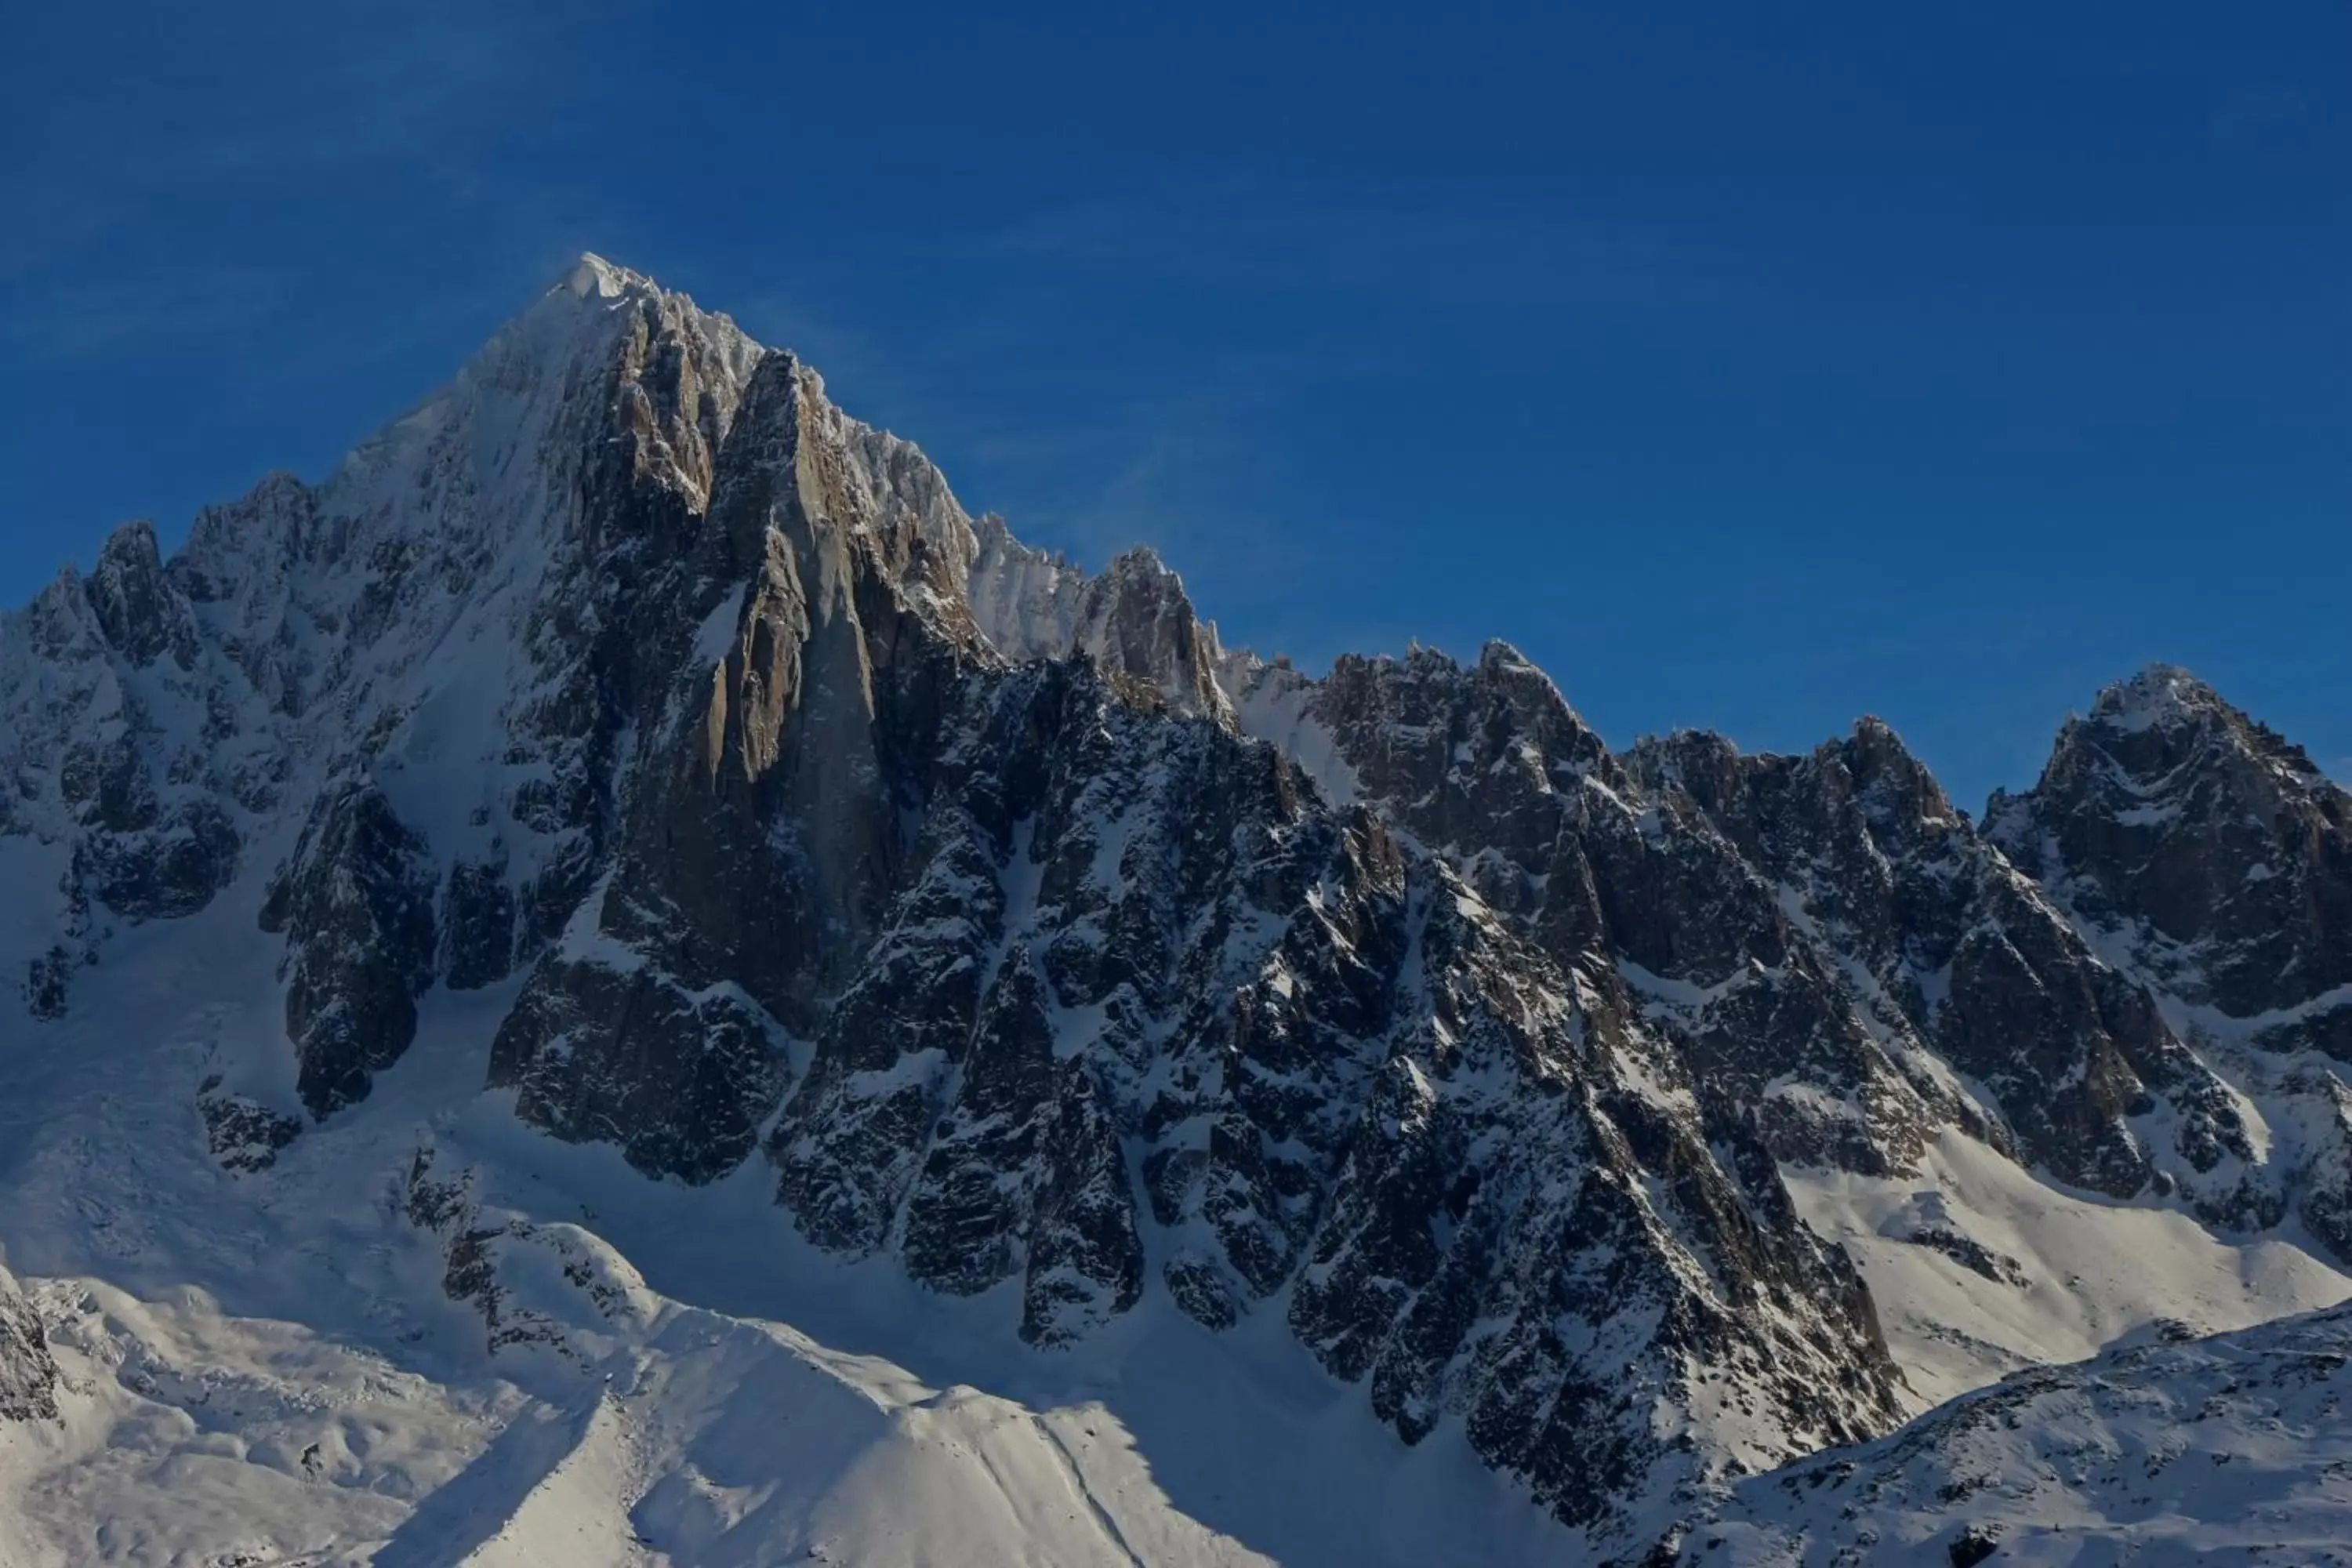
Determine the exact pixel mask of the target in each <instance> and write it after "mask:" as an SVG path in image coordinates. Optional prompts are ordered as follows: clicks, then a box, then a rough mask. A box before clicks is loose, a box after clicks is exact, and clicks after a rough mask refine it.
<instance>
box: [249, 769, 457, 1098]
mask: <svg viewBox="0 0 2352 1568" xmlns="http://www.w3.org/2000/svg"><path fill="white" fill-rule="evenodd" d="M424 862H425V845H424V843H423V841H422V840H421V839H419V838H418V837H416V835H415V834H414V833H412V832H411V831H410V830H409V829H408V828H407V827H406V826H404V825H403V824H402V823H401V821H400V819H399V818H398V817H396V816H394V815H393V812H392V807H391V805H390V804H389V803H387V802H386V801H385V799H384V797H383V793H382V791H380V790H379V789H377V788H376V787H375V786H374V785H373V784H364V783H362V784H347V785H344V786H342V787H341V788H339V789H337V790H336V791H335V792H334V793H332V794H330V795H322V796H320V800H319V804H318V807H317V809H316V810H315V811H314V812H313V813H312V816H311V818H310V825H309V826H306V827H305V828H304V829H303V830H302V837H301V840H300V842H299V844H297V845H296V847H295V850H294V859H293V862H292V863H291V864H290V865H289V866H288V867H287V868H286V869H285V870H284V871H283V872H281V873H280V874H279V876H278V881H277V883H276V884H275V885H274V886H273V887H272V888H271V889H270V893H269V901H268V904H267V905H266V906H264V908H263V910H262V912H261V929H262V930H264V931H270V932H282V933H284V935H285V936H286V939H287V949H286V961H285V964H284V967H283V970H282V973H283V974H284V976H285V979H286V1034H287V1037H288V1038H289V1039H291V1040H292V1041H293V1042H294V1056H295V1060H296V1061H297V1063H298V1064H299V1076H298V1079H297V1082H298V1086H299V1090H300V1093H301V1096H302V1103H303V1104H304V1105H305V1106H307V1107H308V1108H309V1109H310V1114H311V1115H313V1116H316V1117H320V1118H324V1117H326V1116H328V1115H330V1114H331V1113H332V1112H333V1111H335V1110H340V1109H341V1108H342V1107H343V1106H346V1105H349V1104H350V1103H352V1101H353V1100H362V1099H364V1098H366V1096H367V1092H368V1089H369V1087H370V1075H371V1074H373V1073H375V1072H378V1071H381V1070H382V1069H383V1068H388V1067H390V1066H391V1065H392V1064H393V1063H394V1062H395V1061H397V1060H399V1059H400V1056H401V1053H402V1052H404V1051H405V1050H407V1049H408V1047H409V1043H410V1042H411V1041H412V1040H414V1039H415V1037H416V1000H417V998H418V997H419V996H421V995H423V994H424V993H425V990H426V988H427V987H428V986H429V985H430V984H432V980H433V952H434V929H433V894H434V887H433V882H432V879H430V877H429V875H428V874H427V872H426V870H425V864H424Z"/></svg>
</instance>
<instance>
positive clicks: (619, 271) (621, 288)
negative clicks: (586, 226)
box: [548, 250, 657, 300]
mask: <svg viewBox="0 0 2352 1568" xmlns="http://www.w3.org/2000/svg"><path fill="white" fill-rule="evenodd" d="M632 288H639V289H656V290H657V285H656V284H655V282H654V280H653V279H650V278H647V277H646V275H645V274H643V273H641V272H632V271H630V270H629V269H628V268H625V267H616V266H614V264H613V263H611V262H609V261H607V260H605V259H604V258H603V257H601V256H599V255H597V254H596V253H595V252H594V251H593V250H583V251H582V252H581V253H580V259H579V260H577V261H575V262H573V263H572V268H571V269H570V270H569V271H567V272H565V273H564V275H563V276H562V279H559V280H558V281H557V282H556V283H555V285H554V286H553V287H552V288H551V289H549V290H548V292H549V293H551V294H552V293H556V292H558V291H562V292H564V293H568V294H570V295H571V296H572V298H573V299H575V300H585V299H589V298H591V297H594V298H597V299H604V300H614V299H618V298H619V297H620V296H621V295H623V294H625V293H626V292H628V291H629V290H630V289H632Z"/></svg>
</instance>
